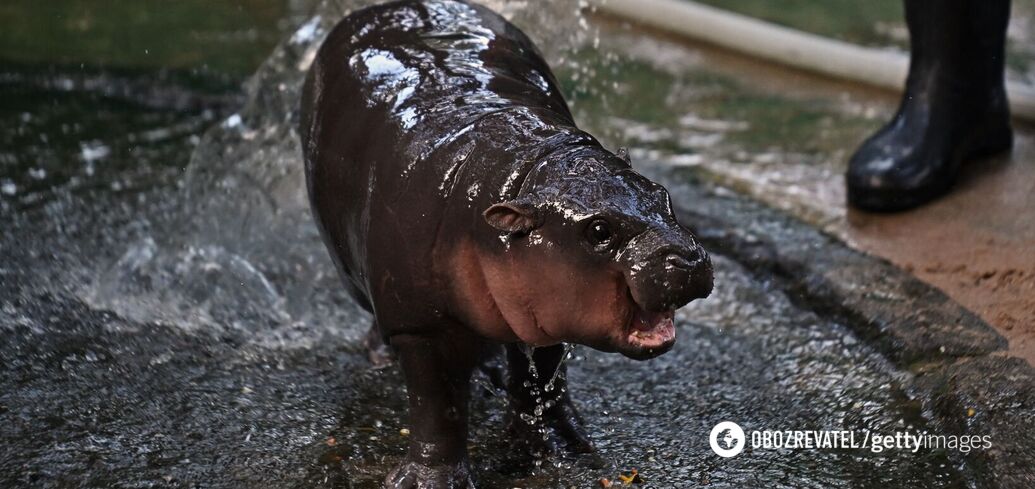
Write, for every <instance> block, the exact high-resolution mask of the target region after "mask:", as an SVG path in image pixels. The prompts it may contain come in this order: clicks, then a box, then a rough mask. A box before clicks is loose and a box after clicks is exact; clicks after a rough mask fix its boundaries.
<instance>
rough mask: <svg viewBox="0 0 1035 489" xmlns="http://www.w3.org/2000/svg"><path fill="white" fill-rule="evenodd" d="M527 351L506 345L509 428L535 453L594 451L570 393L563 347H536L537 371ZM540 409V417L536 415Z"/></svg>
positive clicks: (534, 357) (520, 347)
mask: <svg viewBox="0 0 1035 489" xmlns="http://www.w3.org/2000/svg"><path fill="white" fill-rule="evenodd" d="M526 348H527V347H526V346H524V345H518V344H511V345H507V364H508V370H509V374H508V377H507V394H508V397H509V399H510V411H511V413H510V417H509V426H508V429H509V430H510V431H511V432H512V433H514V435H515V436H517V437H518V439H520V440H522V441H523V442H524V443H525V444H526V446H527V447H528V449H529V450H530V451H532V452H533V453H535V452H540V453H543V452H545V453H551V454H560V453H572V454H573V453H588V452H592V451H593V443H592V442H591V441H590V439H589V436H588V435H587V434H586V429H585V428H584V426H583V425H584V423H583V421H582V417H581V416H579V413H578V411H576V409H575V404H574V403H573V402H572V400H571V395H570V394H569V393H568V380H567V368H566V366H565V365H564V362H563V360H564V355H565V354H566V350H565V348H564V345H554V346H548V347H539V348H536V349H535V350H534V353H533V354H532V358H533V359H534V360H535V369H534V371H533V369H531V368H529V366H530V362H529V358H528V353H527V351H526ZM537 399H538V401H537ZM537 407H539V408H541V413H542V414H541V415H537V414H536V413H537ZM544 435H545V436H544Z"/></svg>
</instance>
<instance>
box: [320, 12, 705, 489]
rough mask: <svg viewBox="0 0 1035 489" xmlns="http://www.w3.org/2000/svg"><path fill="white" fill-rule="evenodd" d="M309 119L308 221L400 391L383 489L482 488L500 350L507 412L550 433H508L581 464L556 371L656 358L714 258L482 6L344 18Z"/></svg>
mask: <svg viewBox="0 0 1035 489" xmlns="http://www.w3.org/2000/svg"><path fill="white" fill-rule="evenodd" d="M301 119H302V122H301V128H300V134H301V138H302V143H303V150H304V152H305V163H306V178H307V183H308V189H309V195H310V199H311V204H312V210H313V214H314V215H315V218H316V221H317V223H318V225H319V227H320V231H321V233H322V235H323V238H324V241H325V242H326V245H327V247H328V249H329V250H330V254H331V256H332V257H333V259H334V262H335V264H336V266H337V267H338V269H339V271H340V272H341V275H342V277H343V278H344V281H345V283H346V287H347V288H348V290H349V292H350V293H351V294H352V295H353V297H355V299H356V300H357V301H358V302H359V303H360V304H361V305H363V306H364V307H365V308H367V309H368V310H369V311H370V312H372V313H373V315H374V318H375V326H374V327H375V328H376V331H377V333H378V334H379V335H380V336H381V337H382V338H383V339H384V340H385V341H386V342H387V343H388V344H389V345H390V346H391V349H392V350H393V351H394V352H395V354H396V355H397V357H398V360H399V363H400V366H401V368H402V370H403V373H404V376H405V379H406V386H407V390H408V393H409V406H410V424H411V432H412V435H411V437H410V447H409V454H408V456H407V458H406V460H405V461H404V462H403V463H402V464H401V465H400V466H398V467H397V468H396V469H395V470H393V471H392V472H391V474H389V475H388V478H387V480H386V482H385V484H386V486H387V487H391V488H410V487H421V488H439V487H473V483H472V480H471V477H470V474H469V469H468V463H467V449H466V444H467V400H468V396H469V390H470V389H469V378H470V376H471V374H472V371H473V370H474V369H475V368H476V367H478V365H479V364H480V363H481V362H482V361H483V359H484V358H485V356H486V355H487V354H488V353H489V352H491V351H494V350H498V349H499V348H500V347H499V345H500V344H504V345H506V349H507V350H508V354H507V359H508V364H509V365H508V366H509V376H508V379H507V382H506V386H507V388H508V391H509V394H510V395H509V397H510V399H511V401H510V405H511V409H512V410H513V411H514V412H516V413H528V412H529V411H531V410H532V409H533V408H534V407H535V406H536V400H535V399H534V398H533V397H532V395H531V394H530V392H533V391H535V392H538V396H541V397H544V399H540V401H539V402H541V403H544V404H545V405H547V406H548V408H547V409H545V411H544V412H543V414H542V417H541V421H540V422H541V423H542V426H541V427H545V430H546V436H545V437H544V436H542V434H541V433H540V432H539V431H538V430H539V429H540V428H541V427H531V426H529V425H528V424H527V423H522V422H520V421H518V422H515V423H512V429H514V430H516V432H518V433H523V434H525V435H529V433H530V432H532V431H536V433H535V435H536V436H530V435H529V436H526V439H530V440H531V439H537V440H539V442H541V443H542V444H543V445H545V446H546V448H549V449H554V450H567V451H574V452H579V451H588V450H591V448H592V446H591V444H590V442H589V438H588V437H587V435H586V433H585V431H584V429H583V427H582V423H581V421H580V418H579V416H578V414H577V413H576V411H575V407H574V405H573V403H572V401H571V399H570V397H569V396H568V394H567V389H566V387H565V385H564V382H565V380H564V375H563V371H562V372H561V375H558V376H556V377H555V376H553V375H549V374H548V373H552V372H554V371H555V370H556V369H558V368H563V366H562V365H560V364H561V363H562V356H563V352H564V347H563V344H562V342H574V343H581V344H584V345H588V346H590V347H593V348H596V349H599V350H604V351H617V352H620V353H622V354H624V355H627V356H629V357H632V358H636V359H646V358H651V357H654V356H656V355H659V354H661V353H664V352H665V351H667V350H668V349H669V348H670V347H671V346H672V344H673V341H674V340H675V327H674V325H673V322H672V319H673V311H674V310H675V309H677V308H679V307H681V306H683V305H684V304H686V303H688V302H689V301H691V300H693V299H696V298H702V297H706V296H707V295H708V294H709V293H710V292H711V288H712V269H711V262H710V260H709V258H708V255H707V254H706V253H705V251H704V250H703V249H702V248H701V247H700V246H699V244H698V243H697V241H696V240H695V238H694V237H693V236H692V235H691V234H690V232H688V231H687V230H686V229H684V228H683V227H682V226H680V224H679V223H678V222H676V218H675V216H674V214H673V211H672V208H671V203H670V201H669V196H668V193H667V192H666V191H665V189H664V188H662V187H661V186H660V185H658V184H656V183H654V182H651V181H650V180H648V179H647V178H645V177H643V176H641V175H640V174H638V173H636V172H635V171H633V169H632V168H631V167H630V165H629V161H628V156H627V155H626V154H625V153H624V152H622V151H620V152H619V154H618V155H616V154H613V153H611V152H609V151H608V150H606V149H604V148H603V147H602V146H601V145H600V143H598V142H597V140H596V139H594V138H593V137H592V136H590V135H589V134H587V133H585V132H583V131H581V130H579V129H578V128H577V127H576V126H575V123H574V121H573V120H572V115H571V112H570V111H569V109H568V106H567V104H566V103H565V101H564V99H563V98H562V96H561V92H560V90H559V89H558V86H557V81H556V79H555V78H554V76H553V74H552V73H551V71H550V69H549V67H547V65H546V62H545V61H543V59H542V57H541V55H540V54H539V52H538V51H537V49H536V47H535V46H534V45H533V44H532V42H531V41H530V40H529V39H528V37H526V36H525V34H524V33H522V32H521V31H520V30H518V29H517V28H516V27H515V26H513V25H511V24H510V23H508V22H507V21H506V20H504V19H503V18H502V17H500V16H499V15H497V14H495V13H493V12H492V11H490V10H489V9H487V8H485V7H482V6H478V5H475V4H471V3H466V2H463V1H455V0H423V1H420V0H404V1H399V2H392V3H387V4H383V5H378V6H374V7H370V8H366V9H362V10H359V11H356V12H354V13H352V14H351V15H349V16H347V17H346V18H345V19H344V20H342V21H341V22H340V23H339V24H338V25H337V26H336V27H335V28H334V29H333V30H332V31H331V33H330V34H329V36H328V37H327V40H326V41H325V42H324V44H323V46H322V47H321V48H320V50H319V52H318V54H317V56H316V58H315V60H314V63H313V65H312V68H311V70H310V72H309V75H308V78H307V80H306V83H305V87H304V92H303V95H302V106H301ZM523 345H532V346H535V347H537V348H536V349H535V350H534V352H535V353H534V354H530V355H526V354H525V353H526V351H525V350H524V349H523V348H522V347H523ZM530 362H534V363H535V365H534V366H535V369H530V368H529V367H530V365H529V364H530ZM530 370H534V371H535V372H545V373H547V374H543V375H534V374H533V373H530ZM550 382H552V383H550ZM547 384H549V385H547ZM528 386H531V388H529V387H528ZM547 401H550V402H547ZM511 419H518V418H517V417H516V416H515V417H512V418H511ZM544 438H545V440H544Z"/></svg>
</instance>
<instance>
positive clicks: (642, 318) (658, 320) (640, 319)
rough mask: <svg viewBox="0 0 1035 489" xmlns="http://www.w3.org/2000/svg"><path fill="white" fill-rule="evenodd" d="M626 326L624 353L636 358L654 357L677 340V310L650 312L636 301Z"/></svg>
mask: <svg viewBox="0 0 1035 489" xmlns="http://www.w3.org/2000/svg"><path fill="white" fill-rule="evenodd" d="M632 304H633V311H632V314H631V315H630V318H629V323H628V326H627V327H626V338H625V340H626V344H627V345H628V346H629V348H626V349H623V350H624V351H623V352H622V353H623V354H624V355H626V356H628V357H631V358H635V359H640V360H643V359H648V358H653V357H656V356H658V355H661V354H662V353H665V352H666V351H668V350H669V349H671V348H672V345H673V344H674V343H675V341H676V325H675V323H674V322H673V321H672V319H673V317H674V316H675V311H664V312H650V311H647V310H644V309H643V308H642V307H640V306H639V304H636V302H635V301H633V302H632Z"/></svg>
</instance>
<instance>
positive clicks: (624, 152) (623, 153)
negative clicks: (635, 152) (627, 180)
mask: <svg viewBox="0 0 1035 489" xmlns="http://www.w3.org/2000/svg"><path fill="white" fill-rule="evenodd" d="M617 156H618V157H619V158H621V159H622V161H624V162H625V164H626V165H629V166H630V167H631V166H632V158H630V157H629V148H626V147H625V146H622V147H620V148H618V155H617Z"/></svg>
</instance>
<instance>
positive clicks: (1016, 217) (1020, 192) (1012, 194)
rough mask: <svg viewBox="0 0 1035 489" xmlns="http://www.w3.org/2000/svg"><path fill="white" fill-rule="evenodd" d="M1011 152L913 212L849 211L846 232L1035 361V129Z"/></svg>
mask: <svg viewBox="0 0 1035 489" xmlns="http://www.w3.org/2000/svg"><path fill="white" fill-rule="evenodd" d="M1017 136H1018V137H1017V140H1018V142H1017V147H1016V148H1015V150H1014V152H1013V154H1012V155H1011V156H1009V157H1004V158H1000V159H998V160H993V161H986V162H978V163H974V164H971V165H970V166H969V167H968V168H967V169H966V172H965V174H964V176H963V179H962V180H961V182H960V185H959V186H958V188H957V189H956V190H955V191H954V192H953V193H952V194H951V195H950V196H948V197H947V198H945V199H942V200H940V201H938V202H935V203H933V204H931V205H928V206H925V207H923V208H921V209H918V210H916V211H913V212H908V213H904V214H898V215H874V214H865V213H862V212H854V211H849V213H848V219H847V224H846V226H845V228H844V229H843V232H844V234H845V236H846V237H847V238H848V240H849V241H850V242H851V243H852V244H853V245H854V246H856V247H858V248H860V249H863V250H866V251H869V252H871V253H874V254H877V255H880V256H883V257H885V258H887V259H889V260H891V261H892V262H894V263H895V264H897V265H899V266H902V267H904V268H905V269H907V270H909V271H911V272H912V273H914V274H915V275H916V276H917V277H919V278H920V279H922V280H924V281H926V282H928V283H930V284H932V285H934V286H936V287H938V288H940V289H942V290H943V291H945V292H946V293H947V294H949V296H951V297H952V298H953V299H955V300H956V301H957V302H959V303H960V304H963V305H964V306H965V307H967V308H968V309H970V310H972V311H974V312H975V313H977V314H979V315H981V317H982V318H983V319H984V320H985V321H987V322H988V323H989V324H991V325H992V326H994V327H995V328H996V329H997V330H999V332H1000V333H1002V334H1003V335H1004V336H1006V338H1007V339H1008V340H1009V341H1010V349H1009V353H1010V354H1011V355H1014V356H1018V357H1021V358H1024V359H1026V360H1028V362H1029V363H1032V364H1035V132H1033V131H1032V130H1031V128H1020V129H1019V130H1018V131H1017Z"/></svg>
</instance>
